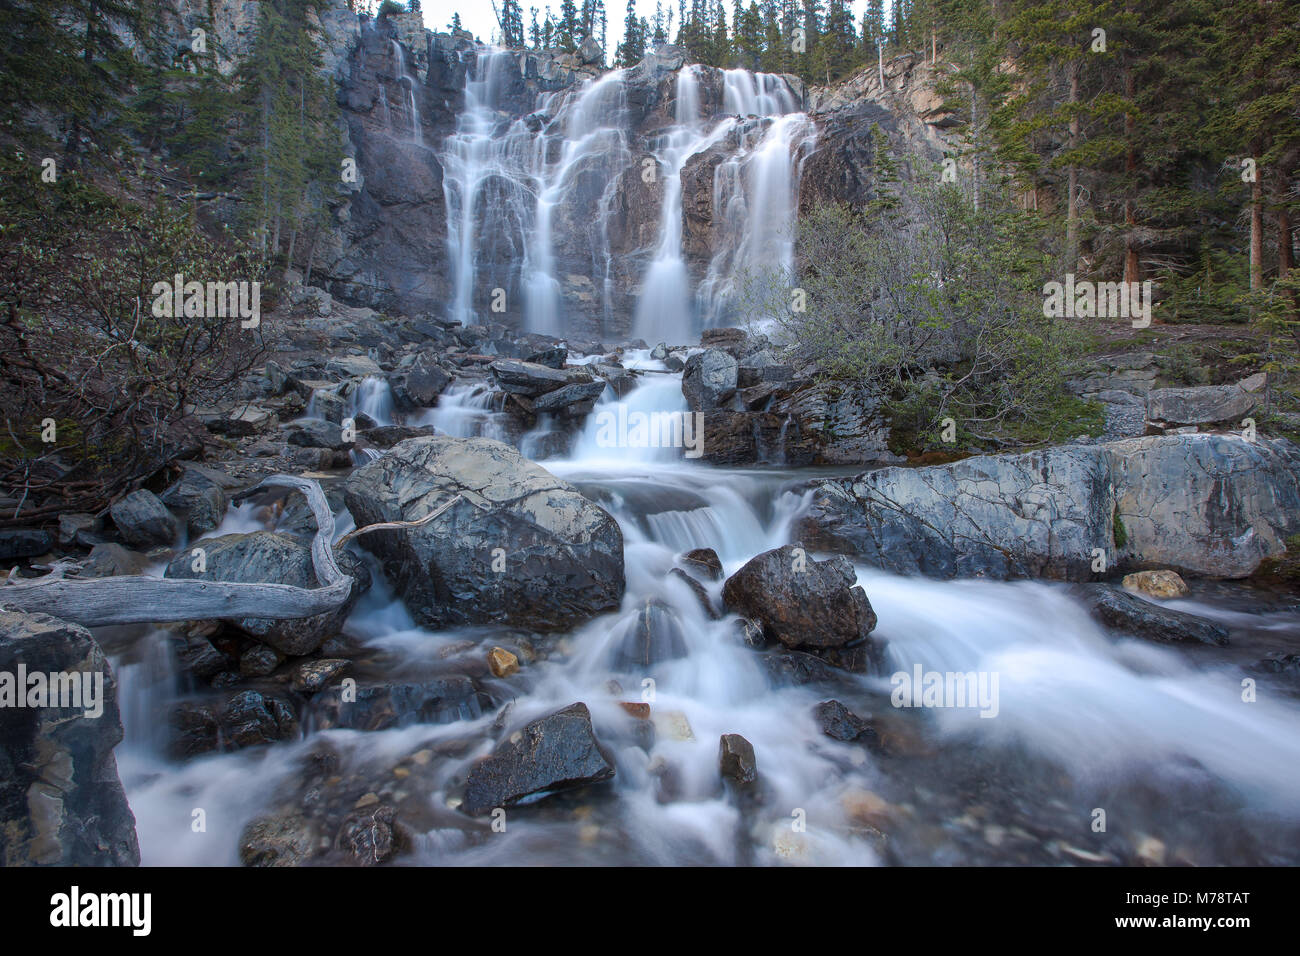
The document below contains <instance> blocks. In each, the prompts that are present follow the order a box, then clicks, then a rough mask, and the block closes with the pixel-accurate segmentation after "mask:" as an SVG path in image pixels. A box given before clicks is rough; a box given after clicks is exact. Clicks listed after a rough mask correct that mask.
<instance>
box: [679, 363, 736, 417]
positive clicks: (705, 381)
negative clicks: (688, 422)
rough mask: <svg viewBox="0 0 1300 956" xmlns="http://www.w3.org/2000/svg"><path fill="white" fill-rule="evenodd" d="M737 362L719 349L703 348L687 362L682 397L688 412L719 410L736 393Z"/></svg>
mask: <svg viewBox="0 0 1300 956" xmlns="http://www.w3.org/2000/svg"><path fill="white" fill-rule="evenodd" d="M736 386H737V365H736V360H735V359H734V358H733V357H732V356H730V355H728V354H727V353H726V352H723V351H722V350H721V349H705V350H704V351H703V352H697V353H696V354H694V355H692V356H691V357H690V358H689V359H687V360H686V365H685V370H684V371H683V373H682V394H683V395H684V396H685V397H686V404H687V405H689V406H690V409H691V411H694V412H703V411H711V410H712V409H715V408H719V407H721V406H722V405H723V403H724V402H726V400H727V399H729V398H731V396H732V395H734V394H735V393H736Z"/></svg>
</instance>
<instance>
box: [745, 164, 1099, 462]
mask: <svg viewBox="0 0 1300 956" xmlns="http://www.w3.org/2000/svg"><path fill="white" fill-rule="evenodd" d="M991 198H992V197H985V204H984V205H983V206H982V208H980V209H979V210H976V209H974V208H973V207H972V205H971V204H970V202H969V200H968V199H966V198H964V197H963V196H962V194H961V193H960V192H959V191H958V190H956V189H955V188H951V187H945V186H941V185H932V186H927V185H909V184H902V185H900V187H899V195H897V196H895V197H893V198H892V200H891V201H889V202H877V203H876V204H874V205H873V207H872V208H871V209H870V210H867V211H855V210H852V209H850V208H848V207H846V206H841V205H823V206H821V207H818V208H815V209H812V210H810V211H809V212H808V213H807V214H806V215H805V216H804V217H803V218H802V219H801V220H800V223H799V228H798V241H797V276H796V277H795V278H794V280H793V281H795V282H796V283H797V285H798V287H799V288H801V289H803V290H804V291H805V293H806V299H805V304H806V308H805V311H802V312H799V311H795V309H794V307H793V306H792V302H793V301H794V297H792V296H790V295H789V294H788V289H787V290H786V294H785V295H782V296H778V295H777V294H775V291H774V290H778V289H779V288H780V287H781V283H780V282H778V281H768V282H766V283H760V284H757V285H755V284H753V283H751V284H750V294H749V296H748V297H747V299H746V304H745V306H744V308H745V310H746V311H747V312H748V314H749V315H750V317H751V318H758V317H760V316H766V317H767V318H768V319H769V320H774V321H775V324H776V326H777V327H778V328H779V330H780V332H781V333H782V335H783V337H784V338H785V339H786V340H787V341H789V342H793V343H797V344H798V348H799V351H800V352H801V353H802V355H803V357H804V358H805V359H807V360H808V361H810V362H812V363H815V365H816V367H817V368H818V370H819V375H820V376H821V377H823V378H824V379H826V380H830V381H834V382H838V383H841V384H843V385H848V386H851V387H856V388H860V389H866V390H869V391H872V392H875V393H876V394H877V395H879V396H881V397H882V398H884V400H885V401H886V404H887V411H888V412H889V413H890V416H891V418H892V420H893V422H894V425H895V427H896V428H898V429H899V430H900V433H905V434H906V436H907V438H906V440H907V442H908V443H911V442H915V444H912V445H911V447H912V448H914V449H915V448H921V447H947V448H949V449H952V448H954V447H979V446H987V445H1026V444H1033V443H1036V442H1040V441H1044V440H1048V439H1050V438H1053V437H1073V436H1074V435H1077V434H1078V433H1079V431H1080V430H1085V429H1095V428H1096V427H1097V423H1096V418H1097V415H1096V410H1095V409H1092V408H1090V407H1088V406H1087V405H1086V404H1085V403H1081V402H1079V401H1078V400H1076V399H1073V398H1071V397H1070V396H1069V395H1068V393H1066V392H1065V390H1064V387H1063V386H1064V378H1065V376H1066V375H1067V373H1068V372H1069V371H1070V369H1071V368H1072V367H1073V365H1074V363H1075V362H1076V360H1077V358H1078V356H1079V355H1080V354H1081V351H1082V346H1083V344H1084V342H1085V335H1086V331H1085V329H1084V328H1083V327H1082V325H1080V324H1079V323H1077V322H1074V321H1073V320H1062V319H1054V318H1049V317H1046V316H1044V315H1043V295H1042V291H1041V290H1042V285H1043V282H1044V279H1045V277H1046V276H1047V274H1048V261H1047V258H1046V257H1045V256H1044V255H1043V254H1042V253H1041V252H1040V251H1039V241H1038V240H1039V238H1040V237H1039V231H1038V230H1039V228H1040V225H1039V223H1038V221H1037V220H1036V219H1035V217H1034V216H1033V215H1032V214H1027V213H1024V212H1022V211H1020V210H1018V209H1016V208H1014V207H1012V206H1011V205H1010V204H1009V203H1005V202H1003V203H995V202H990V199H991ZM786 281H787V283H788V282H789V281H791V280H786ZM754 288H759V289H762V290H765V293H764V294H759V295H758V296H757V297H755V296H754V294H753V289H754ZM945 419H951V420H952V423H953V424H954V425H955V429H956V436H955V441H943V431H944V427H943V426H944V421H945ZM1071 429H1074V430H1073V431H1071ZM1062 432H1064V435H1063V436H1062V435H1061V433H1062ZM949 433H950V437H952V436H951V429H949ZM941 443H942V444H941Z"/></svg>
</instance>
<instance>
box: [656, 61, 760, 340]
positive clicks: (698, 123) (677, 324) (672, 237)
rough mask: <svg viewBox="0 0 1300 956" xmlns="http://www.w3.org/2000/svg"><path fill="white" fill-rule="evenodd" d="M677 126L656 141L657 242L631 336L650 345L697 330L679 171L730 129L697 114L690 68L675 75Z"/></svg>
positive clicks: (695, 85) (731, 122) (729, 122)
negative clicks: (684, 253)
mask: <svg viewBox="0 0 1300 956" xmlns="http://www.w3.org/2000/svg"><path fill="white" fill-rule="evenodd" d="M676 99H677V102H676V106H675V112H674V119H675V120H676V124H675V125H674V126H672V127H671V128H670V129H668V130H667V131H666V132H664V133H663V134H662V135H661V136H660V137H659V145H658V147H657V148H656V149H655V153H654V155H655V161H656V163H657V164H658V170H659V172H658V175H659V176H660V177H662V179H661V182H662V185H661V189H662V191H663V200H662V202H661V203H660V209H659V244H658V246H657V247H656V249H655V255H654V259H653V260H652V261H651V263H650V266H649V268H648V269H647V270H646V274H645V278H644V279H643V280H642V284H641V296H640V298H639V300H638V302H637V311H636V320H635V324H634V325H633V334H634V335H637V336H641V337H643V338H646V339H647V340H654V341H667V342H674V343H680V342H686V341H688V340H689V339H690V337H691V334H692V333H693V332H694V331H696V329H695V320H694V315H693V311H692V303H691V294H690V286H691V278H690V272H689V270H688V269H687V266H686V260H685V259H684V258H683V256H682V167H683V166H684V165H685V164H686V161H687V160H688V159H690V158H691V157H692V156H695V155H697V154H699V153H702V152H704V151H705V150H706V149H708V148H709V147H711V146H712V145H713V144H714V143H717V142H719V141H720V140H721V139H722V138H723V137H724V136H726V134H727V133H728V132H729V131H730V129H731V128H732V126H734V124H735V121H734V120H733V119H731V118H727V119H724V120H723V121H722V122H720V123H715V122H710V121H708V120H707V119H706V118H705V117H704V116H703V115H702V114H701V112H700V93H699V77H698V75H697V71H696V67H695V66H694V65H687V66H683V67H682V68H681V69H680V70H678V71H677V80H676Z"/></svg>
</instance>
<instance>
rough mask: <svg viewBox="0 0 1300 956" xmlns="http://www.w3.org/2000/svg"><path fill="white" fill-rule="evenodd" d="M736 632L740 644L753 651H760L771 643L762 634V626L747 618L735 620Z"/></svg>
mask: <svg viewBox="0 0 1300 956" xmlns="http://www.w3.org/2000/svg"><path fill="white" fill-rule="evenodd" d="M736 632H737V634H738V636H739V637H740V640H741V643H743V644H744V645H745V646H746V647H752V648H754V649H755V650H762V649H763V648H765V647H767V646H768V644H770V643H771V641H769V640H768V639H767V635H766V634H764V633H763V625H762V624H759V623H758V622H757V621H751V620H750V619H749V618H747V617H738V618H736Z"/></svg>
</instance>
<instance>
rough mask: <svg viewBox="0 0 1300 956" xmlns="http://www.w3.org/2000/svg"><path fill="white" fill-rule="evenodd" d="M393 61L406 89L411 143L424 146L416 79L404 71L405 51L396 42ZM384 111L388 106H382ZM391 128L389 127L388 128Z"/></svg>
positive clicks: (393, 47)
mask: <svg viewBox="0 0 1300 956" xmlns="http://www.w3.org/2000/svg"><path fill="white" fill-rule="evenodd" d="M392 50H393V61H394V62H395V63H396V64H397V78H398V80H399V81H400V82H401V84H402V85H403V86H404V87H405V88H406V105H407V112H408V114H409V115H408V116H407V119H408V120H409V122H410V124H411V142H412V143H414V144H415V145H417V146H423V145H424V127H423V126H422V125H421V122H420V106H419V102H418V100H417V99H416V95H415V85H416V82H417V80H418V77H415V76H413V75H411V74H410V73H408V72H407V69H406V51H405V50H403V49H402V44H400V43H398V42H397V41H396V40H393V41H392ZM384 109H385V110H387V109H388V104H387V103H385V104H384ZM390 128H391V127H390Z"/></svg>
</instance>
